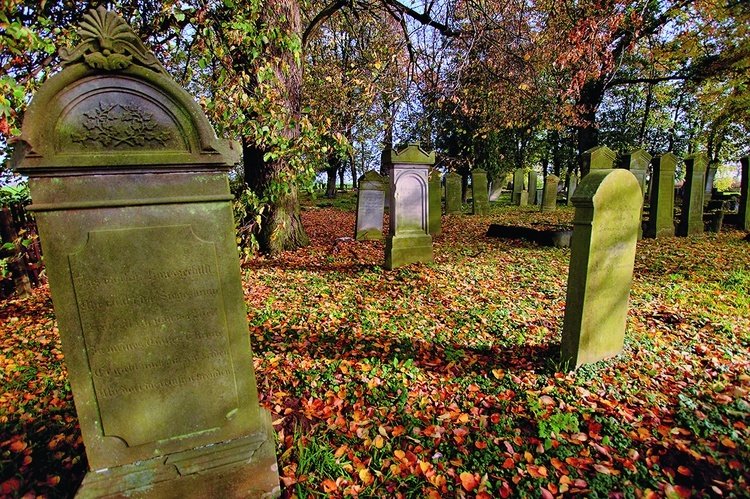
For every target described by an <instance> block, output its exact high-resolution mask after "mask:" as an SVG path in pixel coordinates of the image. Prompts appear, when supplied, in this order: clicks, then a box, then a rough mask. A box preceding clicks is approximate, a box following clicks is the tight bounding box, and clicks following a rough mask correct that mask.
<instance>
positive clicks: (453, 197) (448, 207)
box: [445, 172, 461, 215]
mask: <svg viewBox="0 0 750 499" xmlns="http://www.w3.org/2000/svg"><path fill="white" fill-rule="evenodd" d="M457 213H461V175H459V174H458V173H454V172H448V173H446V174H445V214H446V215H455V214H457Z"/></svg>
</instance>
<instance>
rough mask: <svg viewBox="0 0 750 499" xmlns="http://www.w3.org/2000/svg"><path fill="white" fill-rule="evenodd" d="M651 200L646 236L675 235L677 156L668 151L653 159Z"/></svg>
mask: <svg viewBox="0 0 750 499" xmlns="http://www.w3.org/2000/svg"><path fill="white" fill-rule="evenodd" d="M651 165H652V167H653V171H652V173H651V202H650V208H649V216H648V225H647V226H646V232H645V233H644V234H643V235H644V236H645V237H654V238H659V237H672V236H674V172H675V170H676V169H677V156H675V155H674V154H672V153H671V152H668V153H666V154H663V155H661V156H656V157H654V158H653V159H652V160H651Z"/></svg>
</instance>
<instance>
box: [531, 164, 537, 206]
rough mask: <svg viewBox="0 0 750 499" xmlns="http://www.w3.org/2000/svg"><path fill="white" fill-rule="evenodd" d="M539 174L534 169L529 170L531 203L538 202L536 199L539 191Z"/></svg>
mask: <svg viewBox="0 0 750 499" xmlns="http://www.w3.org/2000/svg"><path fill="white" fill-rule="evenodd" d="M536 179H537V174H536V172H535V171H534V170H532V171H530V172H529V203H531V204H538V203H537V200H536V191H537V186H536V182H537V180H536Z"/></svg>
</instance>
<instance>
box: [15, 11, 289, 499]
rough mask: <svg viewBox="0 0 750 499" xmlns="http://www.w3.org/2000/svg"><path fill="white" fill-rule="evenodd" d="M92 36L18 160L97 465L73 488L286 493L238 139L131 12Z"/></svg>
mask: <svg viewBox="0 0 750 499" xmlns="http://www.w3.org/2000/svg"><path fill="white" fill-rule="evenodd" d="M79 34H80V36H81V44H80V45H78V46H77V47H75V48H74V49H72V50H65V49H62V50H61V51H60V56H61V58H62V60H63V66H64V69H63V70H62V71H61V72H59V73H58V74H56V75H55V76H53V77H52V78H50V79H49V80H47V82H46V83H44V85H42V87H41V88H40V89H39V91H38V92H37V93H36V95H35V96H34V99H33V101H32V102H31V104H30V105H29V107H28V110H27V111H26V114H25V116H24V122H23V133H22V135H21V137H20V143H19V146H18V147H17V148H16V152H15V157H14V165H15V167H16V168H17V170H18V171H19V172H21V173H23V174H24V175H28V176H29V185H30V189H31V196H32V198H33V200H34V203H33V205H31V206H30V209H31V210H32V211H34V213H35V216H36V221H37V224H38V227H39V234H40V238H41V240H42V242H43V244H44V250H45V254H44V259H45V264H46V269H47V276H48V278H49V284H50V292H51V295H52V299H53V301H54V307H55V315H56V317H57V322H58V326H59V331H60V336H61V339H62V344H63V350H64V354H65V361H66V364H67V369H68V377H69V380H70V386H71V388H72V391H73V395H74V399H75V404H76V409H77V412H78V420H79V422H80V428H81V433H82V436H83V442H84V445H85V446H86V455H87V457H88V463H89V466H90V469H91V472H90V473H88V474H87V475H86V477H85V479H84V481H83V484H82V486H81V489H80V490H79V493H78V497H101V496H105V495H106V496H108V497H109V496H110V495H111V496H116V497H124V496H133V497H136V496H137V497H159V498H161V497H201V498H202V497H260V496H263V497H267V496H274V495H277V494H278V493H279V481H278V472H277V466H276V456H275V443H274V435H273V428H272V427H271V420H270V415H269V413H268V411H266V410H264V409H261V408H260V406H259V405H258V396H257V388H256V383H255V377H254V374H253V355H252V350H251V347H250V340H249V335H248V327H247V312H246V309H245V301H244V299H243V291H242V281H241V276H240V267H239V261H238V258H237V248H236V243H235V230H234V220H233V213H232V195H231V194H230V192H229V181H228V171H229V168H230V167H231V166H232V165H233V164H234V163H235V162H236V160H237V159H238V156H239V155H238V150H237V148H236V147H235V148H234V149H232V147H230V144H229V143H227V142H225V141H222V140H219V139H217V138H216V135H215V134H214V131H213V129H212V128H211V125H210V124H209V122H208V120H207V119H206V118H205V116H204V114H203V112H202V110H201V108H200V107H199V106H198V105H197V104H196V103H195V102H194V101H193V100H192V98H191V97H190V96H189V95H188V94H187V92H185V90H183V89H182V88H181V87H179V86H178V85H177V84H176V83H175V82H174V81H172V80H171V79H170V78H169V76H168V75H167V73H166V71H165V70H164V69H163V68H162V66H161V65H160V64H159V63H158V62H157V60H156V58H155V57H154V56H153V55H152V54H151V53H149V52H148V51H147V50H146V49H145V48H144V46H143V44H142V43H141V42H140V40H139V39H138V38H137V36H136V35H135V34H134V33H133V32H132V30H131V29H130V27H129V26H128V25H127V24H126V23H125V22H124V21H123V20H122V18H120V17H119V16H117V15H116V14H114V13H113V12H107V11H106V10H105V9H104V8H103V7H100V8H99V9H97V10H96V11H90V12H89V13H88V14H87V15H86V16H85V17H84V19H83V21H82V23H81V29H80V30H79Z"/></svg>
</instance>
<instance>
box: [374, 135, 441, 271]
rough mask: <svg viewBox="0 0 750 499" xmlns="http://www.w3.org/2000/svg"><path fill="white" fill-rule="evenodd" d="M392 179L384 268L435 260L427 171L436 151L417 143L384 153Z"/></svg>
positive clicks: (384, 160) (432, 162)
mask: <svg viewBox="0 0 750 499" xmlns="http://www.w3.org/2000/svg"><path fill="white" fill-rule="evenodd" d="M382 161H383V163H384V164H387V165H388V169H389V172H390V179H391V213H390V230H389V233H388V237H387V238H386V241H385V268H387V269H389V270H391V269H395V268H397V267H401V266H402V265H408V264H410V263H415V262H425V263H429V262H432V261H433V251H432V237H431V236H430V234H429V201H428V192H427V191H428V169H429V167H430V166H431V165H433V164H435V152H434V151H433V152H430V153H427V152H426V151H424V150H422V148H421V147H420V145H419V144H418V143H415V144H409V145H408V146H406V147H404V148H402V149H400V150H395V149H386V150H385V151H383V158H382Z"/></svg>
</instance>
